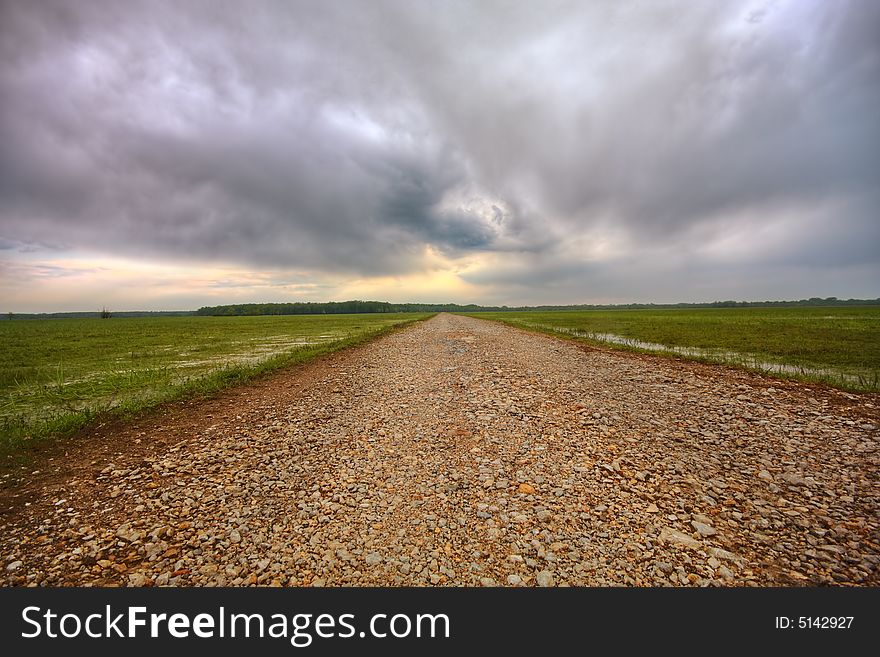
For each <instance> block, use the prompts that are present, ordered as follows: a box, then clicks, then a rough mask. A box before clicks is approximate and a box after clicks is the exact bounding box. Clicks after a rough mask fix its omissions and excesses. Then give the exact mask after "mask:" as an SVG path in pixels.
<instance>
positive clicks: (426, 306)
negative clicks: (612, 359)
mask: <svg viewBox="0 0 880 657" xmlns="http://www.w3.org/2000/svg"><path fill="white" fill-rule="evenodd" d="M874 305H880V299H838V298H837V297H826V298H824V299H822V298H819V297H813V298H810V299H801V300H799V301H712V302H708V303H628V304H577V305H568V306H480V305H477V304H468V305H460V304H457V303H389V302H388V301H360V300H354V301H328V302H323V303H322V302H313V301H298V302H293V303H239V304H229V305H224V306H204V307H202V308H199V309H198V310H197V311H196V314H197V315H208V316H215V317H236V316H244V315H325V314H326V315H334V314H355V313H440V312H462V313H472V312H506V311H516V312H520V311H525V310H543V311H547V310H648V309H652V308H654V309H662V308H760V307H776V308H785V307H798V306H800V307H808V306H874Z"/></svg>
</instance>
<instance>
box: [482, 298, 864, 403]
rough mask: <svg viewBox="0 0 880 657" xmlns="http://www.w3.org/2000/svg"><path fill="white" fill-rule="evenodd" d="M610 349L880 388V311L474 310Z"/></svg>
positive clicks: (841, 385) (487, 316)
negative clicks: (630, 350) (495, 311)
mask: <svg viewBox="0 0 880 657" xmlns="http://www.w3.org/2000/svg"><path fill="white" fill-rule="evenodd" d="M472 316H473V317H480V318H484V319H492V320H496V321H500V322H504V323H506V324H511V325H513V326H520V327H523V328H527V329H532V330H538V331H542V332H545V333H551V334H557V335H563V336H566V337H572V338H574V339H577V340H582V341H585V342H589V343H594V344H596V343H601V344H604V345H606V346H612V347H616V348H624V349H634V350H637V351H650V352H659V353H665V354H669V355H675V356H685V357H687V358H692V359H696V360H703V361H708V362H718V363H725V364H730V365H736V366H740V367H745V368H747V369H753V370H759V371H763V372H767V373H771V374H774V375H778V376H784V377H793V378H798V379H802V380H807V381H820V382H823V383H828V384H831V385H834V386H836V387H839V388H843V389H846V390H853V391H870V392H877V391H878V390H880V307H877V306H864V307H829V308H821V307H820V308H815V307H811V308H719V309H715V308H700V309H662V310H596V311H591V310H590V311H554V312H539V311H531V312H504V313H475V314H472Z"/></svg>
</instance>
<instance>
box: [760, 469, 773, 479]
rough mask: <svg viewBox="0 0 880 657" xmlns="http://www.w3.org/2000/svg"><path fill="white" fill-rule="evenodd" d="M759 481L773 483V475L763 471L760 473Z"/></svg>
mask: <svg viewBox="0 0 880 657" xmlns="http://www.w3.org/2000/svg"><path fill="white" fill-rule="evenodd" d="M758 479H763V480H764V481H773V475H772V474H770V473H769V472H767V470H761V471H760V472H759V473H758Z"/></svg>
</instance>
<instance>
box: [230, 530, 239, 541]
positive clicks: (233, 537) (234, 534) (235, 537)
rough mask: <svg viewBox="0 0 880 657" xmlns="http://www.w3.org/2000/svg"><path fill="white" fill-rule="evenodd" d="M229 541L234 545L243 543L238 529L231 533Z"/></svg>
mask: <svg viewBox="0 0 880 657" xmlns="http://www.w3.org/2000/svg"><path fill="white" fill-rule="evenodd" d="M229 540H230V541H231V542H232V543H240V542H241V533H239V531H238V530H237V529H233V530H232V531H231V532H229Z"/></svg>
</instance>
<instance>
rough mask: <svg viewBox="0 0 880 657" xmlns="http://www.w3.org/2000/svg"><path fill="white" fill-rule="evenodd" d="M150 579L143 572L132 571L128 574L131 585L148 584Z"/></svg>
mask: <svg viewBox="0 0 880 657" xmlns="http://www.w3.org/2000/svg"><path fill="white" fill-rule="evenodd" d="M148 581H149V580H148V579H147V577H146V575H144V574H143V573H131V574H130V575H129V576H128V585H129V586H137V587H140V586H146V584H147V582H148Z"/></svg>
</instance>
